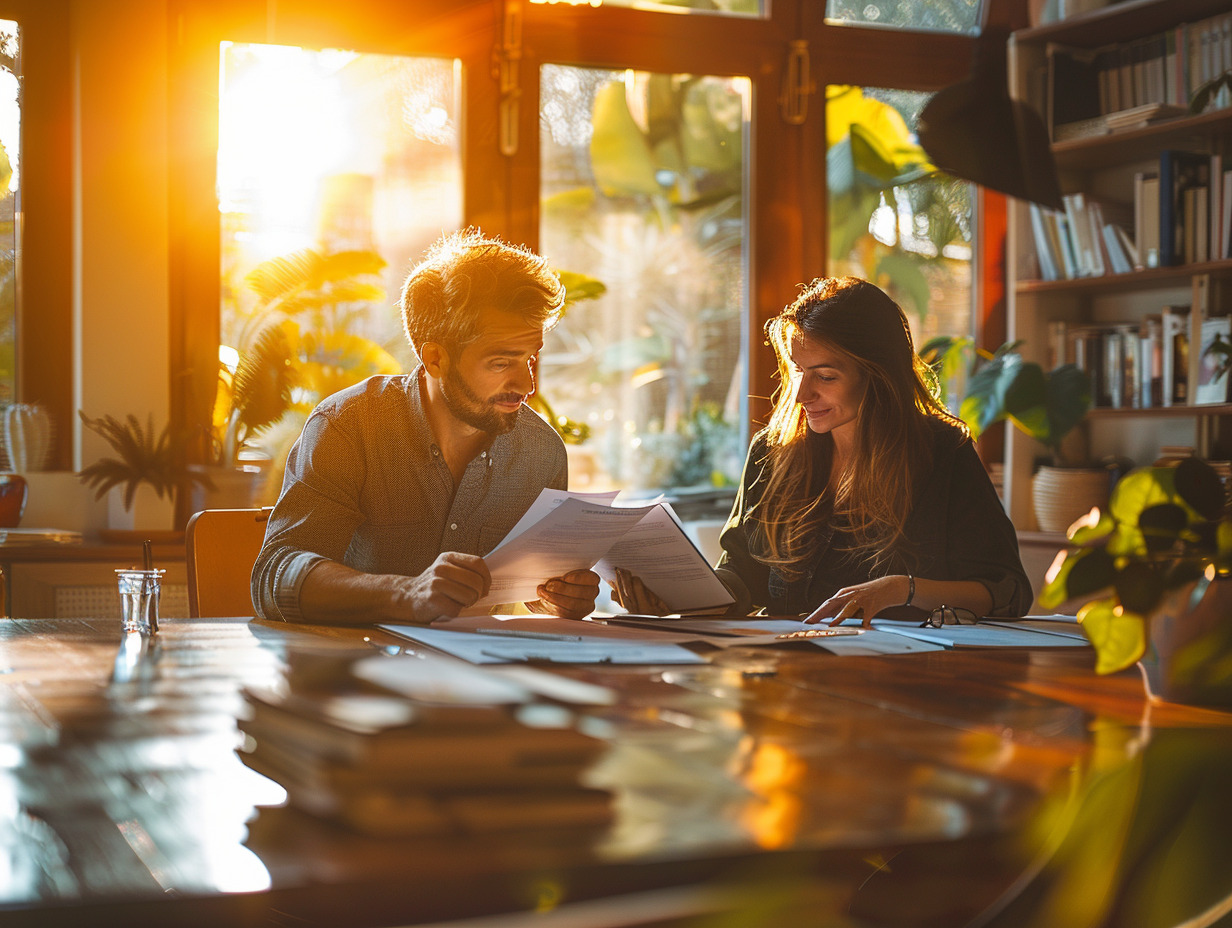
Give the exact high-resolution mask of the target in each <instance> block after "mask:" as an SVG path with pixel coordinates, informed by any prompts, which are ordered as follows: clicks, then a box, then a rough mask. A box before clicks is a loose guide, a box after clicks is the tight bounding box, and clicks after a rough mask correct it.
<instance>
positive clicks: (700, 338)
mask: <svg viewBox="0 0 1232 928" xmlns="http://www.w3.org/2000/svg"><path fill="white" fill-rule="evenodd" d="M750 96H751V84H750V81H749V80H748V79H747V78H742V77H710V76H702V75H690V74H664V73H655V72H647V71H632V70H630V71H608V70H598V69H587V68H575V67H566V66H563V65H545V66H544V67H543V68H542V70H541V86H540V162H541V164H540V171H541V180H540V196H541V198H542V199H541V217H542V218H541V228H540V247H541V250H542V252H543V254H544V255H545V256H547V257H548V259H549V260H550V261H552V262H553V264H554V265H555V266H557V267H558V268H560V269H562V270H567V271H571V272H578V273H583V274H586V275H588V276H590V277H593V278H596V279H598V280H599V281H600V282H601V283H602V284H604V286H605V287H606V292H605V293H604V294H603V295H602V296H600V297H599V298H597V299H593V300H586V301H583V302H578V303H576V304H575V305H573V306H572V307H571V308H570V309H569V310H568V312H567V313H566V315H565V317H564V319H563V320H562V321H561V322H560V324H559V325H558V326H557V327H556V329H555V330H554V331H553V332H552V334H551V336H550V338H549V340H548V342H547V344H546V345H545V348H544V351H543V354H542V356H541V362H540V364H541V378H540V379H541V383H540V390H541V392H542V393H543V394H544V397H545V398H546V399H547V400H548V402H549V403H550V404H551V405H552V408H553V410H554V412H555V413H556V415H558V416H561V415H564V416H567V417H569V418H570V419H573V420H577V421H578V422H579V423H581V425H582V428H583V429H585V430H586V431H587V432H589V436H588V437H587V439H586V441H585V442H584V443H583V444H581V445H579V446H576V447H574V448H573V449H572V451H573V454H572V457H571V462H570V466H571V476H570V485H571V486H576V487H577V488H579V489H581V488H585V487H587V486H590V487H594V488H607V487H619V488H627V489H636V490H649V489H658V488H713V487H716V486H717V487H726V486H732V485H734V484H735V482H736V481H737V480H738V479H739V475H740V467H741V464H742V463H743V457H744V449H745V448H746V447H747V439H748V435H747V432H746V429H745V421H746V419H747V415H746V409H745V403H744V396H745V393H746V386H745V384H746V370H747V363H746V356H747V348H746V344H745V340H744V337H743V333H744V331H745V329H746V328H747V320H748V270H747V268H748V251H747V241H748V221H747V215H746V214H747V209H748V203H747V195H746V188H747V176H746V175H747V172H746V169H745V165H746V164H747V163H748V156H747V147H748V135H749V110H750Z"/></svg>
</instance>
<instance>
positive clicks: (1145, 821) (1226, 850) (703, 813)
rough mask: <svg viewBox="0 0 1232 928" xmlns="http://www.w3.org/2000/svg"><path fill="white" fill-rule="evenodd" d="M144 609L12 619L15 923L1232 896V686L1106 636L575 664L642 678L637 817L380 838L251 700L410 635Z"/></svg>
mask: <svg viewBox="0 0 1232 928" xmlns="http://www.w3.org/2000/svg"><path fill="white" fill-rule="evenodd" d="M114 626H115V623H113V622H111V621H98V622H92V621H83V620H36V619H32V620H25V619H10V620H3V621H0V669H2V670H3V675H2V677H0V681H2V683H3V685H2V686H0V700H3V703H2V704H0V705H2V708H3V716H2V718H3V728H2V729H0V756H2V757H3V759H4V765H3V779H2V780H0V783H3V787H0V796H3V814H2V816H0V923H4V924H10V923H11V924H32V925H34V924H37V925H52V924H69V923H73V924H89V925H96V924H113V923H114V924H125V925H140V924H175V925H191V924H198V923H199V924H228V925H242V924H252V925H317V924H320V925H350V924H355V925H361V924H366V925H392V924H416V923H424V922H431V921H444V920H448V919H454V918H462V917H478V916H483V915H493V914H499V913H519V912H523V913H524V912H534V911H536V910H538V911H539V912H541V913H542V912H550V911H554V912H555V913H556V915H557V916H561V917H564V915H567V914H568V913H575V914H576V913H581V912H585V913H588V914H589V915H590V916H593V917H592V920H591V921H590V922H580V921H575V922H564V921H562V922H560V924H566V923H569V924H582V923H587V924H611V925H617V924H620V925H625V924H628V925H632V924H650V923H653V924H656V925H669V924H671V925H675V924H680V925H684V924H690V925H698V924H715V925H719V924H733V925H760V924H774V925H787V926H790V925H794V924H824V925H851V926H878V925H946V926H952V925H962V924H994V925H995V924H1005V925H1067V924H1074V925H1079V924H1091V925H1097V924H1143V925H1150V924H1161V925H1163V924H1174V923H1179V922H1178V919H1179V916H1178V915H1177V913H1178V912H1182V913H1184V914H1186V915H1187V916H1198V915H1203V914H1205V915H1206V916H1208V917H1209V916H1210V914H1211V913H1212V912H1215V913H1218V912H1219V906H1220V905H1225V906H1226V905H1228V902H1227V900H1228V899H1229V898H1232V895H1230V894H1232V865H1229V861H1232V800H1229V798H1227V797H1228V794H1232V714H1229V713H1224V712H1219V711H1215V710H1210V709H1200V708H1193V707H1184V706H1178V705H1172V704H1168V703H1152V702H1150V701H1148V700H1147V699H1146V698H1145V697H1144V693H1143V687H1142V684H1141V681H1140V679H1139V678H1138V676H1137V675H1136V673H1134V672H1127V673H1124V674H1121V675H1118V676H1116V677H1111V678H1102V677H1096V676H1095V674H1094V673H1093V672H1092V670H1091V664H1092V662H1093V658H1092V655H1091V652H1090V651H1089V650H1085V649H1059V650H1055V651H1054V650H1038V651H1029V650H1017V649H1015V650H1006V649H998V650H983V651H977V650H966V651H958V650H955V651H945V652H934V653H926V654H912V655H899V656H893V657H836V656H834V655H831V654H828V653H827V652H824V651H822V650H821V649H819V648H815V647H813V646H811V645H807V644H805V645H800V644H793V645H791V646H787V647H780V648H774V649H764V648H762V649H752V648H737V649H729V650H727V651H707V652H705V654H706V657H707V663H705V664H700V665H681V666H661V667H621V666H611V665H605V666H597V665H596V666H581V665H579V666H574V667H556V668H553V669H554V672H557V673H564V674H567V675H569V676H572V677H574V678H577V679H582V680H589V681H592V682H598V683H602V684H603V685H605V686H608V687H611V688H613V689H614V690H616V691H617V693H618V694H619V699H618V700H617V702H616V704H615V705H614V706H612V707H610V708H606V709H603V710H598V711H600V712H601V714H603V715H604V716H605V718H606V720H607V722H608V723H609V724H610V728H611V731H612V735H611V738H610V745H609V747H608V748H607V749H606V752H605V753H604V755H603V756H602V758H601V759H600V761H599V762H598V763H597V766H596V769H595V770H594V777H593V779H595V780H596V781H597V782H600V783H603V784H604V785H606V786H608V787H609V788H610V789H612V791H613V795H614V820H613V822H612V824H611V825H610V826H608V827H605V828H602V829H582V830H572V831H560V832H543V831H535V832H525V833H522V832H513V833H509V834H499V835H486V836H483V837H482V838H477V837H464V836H457V837H449V838H441V837H437V838H417V839H375V838H370V837H365V836H361V835H358V834H354V833H350V832H348V831H346V830H344V829H342V828H340V827H337V826H334V825H331V824H329V823H327V822H324V821H320V820H317V819H314V818H312V817H310V816H307V815H305V814H303V813H300V812H298V811H297V810H293V809H289V808H285V807H282V806H280V803H281V802H282V799H283V798H284V794H283V792H282V790H281V788H280V787H278V786H277V785H276V784H274V783H272V782H271V781H269V780H266V779H265V778H263V777H261V776H259V775H257V774H256V773H254V772H253V771H251V770H250V769H249V768H248V767H246V766H245V765H244V764H243V763H242V762H241V760H240V759H239V756H238V755H237V753H236V748H237V746H238V745H239V744H240V742H241V740H242V739H241V736H240V734H239V732H238V729H237V727H236V717H237V715H238V714H239V713H240V712H241V711H242V706H243V700H242V698H241V694H240V688H241V687H242V686H244V685H256V686H262V685H268V684H272V683H275V682H276V681H277V680H278V679H279V677H280V676H281V675H282V674H283V672H284V669H285V667H286V665H287V660H288V655H290V654H292V653H297V652H300V651H303V652H307V653H317V654H320V653H325V654H332V653H334V652H337V654H338V655H340V656H345V655H347V654H351V653H358V652H364V651H365V649H368V648H369V646H370V645H377V646H380V645H382V644H388V643H392V641H393V639H392V638H389V637H387V636H384V633H382V632H379V631H374V630H366V631H365V630H343V629H329V628H318V627H311V626H287V625H277V624H267V623H263V622H258V621H250V620H247V619H231V620H228V619H221V620H219V619H202V620H174V619H172V620H164V624H163V630H162V633H161V634H160V635H158V636H157V637H156V638H154V639H152V640H142V639H139V638H137V637H135V636H134V637H133V638H131V639H129V640H126V641H125V642H123V643H122V642H121V635H120V632H119V629H118V628H116V627H114ZM403 644H405V642H403ZM604 900H606V901H604ZM622 900H623V902H622ZM622 905H623V908H622ZM587 906H591V907H597V906H606V908H602V909H589V908H586V907H587ZM1156 910H1158V912H1157V911H1156ZM724 912H726V913H727V915H728V916H729V919H728V920H727V921H723V920H722V918H723V913H724ZM1058 912H1060V913H1063V914H1062V915H1060V916H1059V915H1058ZM655 913H658V914H657V915H656V914H655ZM698 913H709V914H710V915H711V916H712V917H713V918H714V920H713V921H705V920H690V919H695V917H698V918H700V916H698ZM733 913H735V915H734V918H735V920H734V921H733V920H731V916H732V915H733ZM1224 914H1225V915H1226V914H1227V913H1226V911H1225V913H1224ZM652 916H654V917H653V918H652ZM544 917H545V918H546V917H547V916H544ZM594 918H598V920H597V921H595V920H594ZM655 918H657V920H655ZM674 919H679V920H674ZM504 923H505V922H503V921H492V922H490V924H504ZM531 923H533V924H546V925H550V924H552V922H550V921H542V920H540V921H535V922H531ZM1199 923H1201V924H1213V923H1214V922H1213V921H1211V920H1209V918H1208V920H1207V921H1203V922H1199ZM484 924H489V922H484Z"/></svg>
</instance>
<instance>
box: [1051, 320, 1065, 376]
mask: <svg viewBox="0 0 1232 928" xmlns="http://www.w3.org/2000/svg"><path fill="white" fill-rule="evenodd" d="M1068 363H1070V362H1069V326H1068V325H1067V324H1066V322H1065V321H1064V320H1063V319H1053V320H1052V321H1051V322H1049V323H1048V370H1050V371H1055V370H1056V369H1057V368H1058V367H1060V366H1061V365H1063V364H1068Z"/></svg>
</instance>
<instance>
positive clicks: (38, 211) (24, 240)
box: [0, 0, 78, 470]
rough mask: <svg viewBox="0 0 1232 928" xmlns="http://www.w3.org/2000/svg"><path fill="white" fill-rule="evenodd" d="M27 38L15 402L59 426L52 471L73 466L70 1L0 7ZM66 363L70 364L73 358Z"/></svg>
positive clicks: (0, 14)
mask: <svg viewBox="0 0 1232 928" xmlns="http://www.w3.org/2000/svg"><path fill="white" fill-rule="evenodd" d="M0 19H9V20H15V21H16V22H17V23H18V27H19V29H20V30H21V31H20V37H21V39H20V40H21V59H22V84H21V94H22V96H21V108H22V113H21V154H20V165H21V188H20V190H19V193H18V202H17V216H18V236H19V244H18V266H17V345H16V349H17V399H18V401H19V402H23V403H38V404H40V405H42V406H43V407H44V408H46V410H47V411H48V413H49V414H50V416H51V419H52V421H53V422H54V423H56V424H57V426H58V432H57V435H56V439H55V440H54V441H53V445H52V450H51V457H50V459H49V460H48V462H47V463H46V465H45V467H46V469H48V470H68V469H70V468H71V467H72V466H73V443H72V440H71V436H72V434H73V431H72V424H73V396H74V394H75V391H76V387H77V376H78V375H77V367H78V366H77V365H76V364H75V363H73V359H74V358H75V357H76V353H77V349H76V347H75V345H74V336H73V275H72V274H69V273H66V272H65V270H66V267H65V266H66V265H69V266H71V265H72V263H73V258H72V256H73V254H74V245H73V235H72V215H73V163H72V157H73V132H72V119H71V114H72V111H73V106H72V84H71V75H72V67H71V54H70V47H69V37H70V24H69V0H0ZM66 356H67V357H66Z"/></svg>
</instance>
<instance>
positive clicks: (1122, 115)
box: [1032, 12, 1232, 142]
mask: <svg viewBox="0 0 1232 928" xmlns="http://www.w3.org/2000/svg"><path fill="white" fill-rule="evenodd" d="M1229 69H1232V13H1227V12H1225V13H1220V14H1218V15H1215V16H1212V17H1209V18H1207V19H1204V20H1201V21H1199V22H1194V23H1180V24H1179V25H1177V26H1175V27H1173V28H1171V29H1167V30H1165V31H1163V32H1158V33H1154V34H1151V35H1146V36H1141V37H1139V38H1137V39H1134V40H1132V41H1128V42H1120V43H1113V44H1110V45H1105V46H1101V47H1098V48H1075V47H1071V46H1066V45H1060V44H1056V43H1049V44H1048V46H1047V48H1046V61H1045V63H1044V64H1043V66H1042V67H1041V69H1040V71H1039V72H1038V73H1037V74H1036V75H1035V76H1033V78H1032V86H1033V87H1034V88H1036V89H1035V92H1034V94H1033V96H1035V97H1036V99H1035V100H1034V101H1033V102H1034V103H1036V104H1037V106H1038V108H1039V110H1040V112H1042V113H1043V114H1044V115H1045V118H1046V121H1047V124H1048V129H1049V132H1050V133H1051V136H1052V140H1053V141H1054V142H1061V141H1065V140H1068V139H1073V138H1082V137H1084V136H1091V135H1102V134H1105V133H1107V132H1116V131H1121V130H1124V129H1132V128H1137V127H1139V126H1141V125H1144V124H1147V123H1150V122H1152V121H1155V120H1159V119H1174V118H1177V117H1179V116H1185V115H1188V113H1189V107H1190V104H1191V102H1192V101H1193V100H1194V99H1195V98H1196V97H1197V96H1198V94H1199V92H1200V91H1201V90H1202V89H1203V88H1204V87H1206V86H1207V85H1209V83H1210V82H1211V81H1212V80H1214V79H1215V78H1218V77H1219V76H1220V75H1222V74H1224V73H1225V72H1227V71H1228V70H1229ZM1041 94H1042V96H1043V99H1042V100H1040V99H1039V96H1040V95H1041ZM1040 104H1042V105H1040ZM1229 104H1232V99H1230V98H1229V94H1228V92H1227V90H1226V89H1224V90H1222V91H1220V92H1219V93H1215V94H1212V96H1211V99H1210V100H1209V101H1208V103H1207V108H1222V107H1226V106H1228V105H1229Z"/></svg>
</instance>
